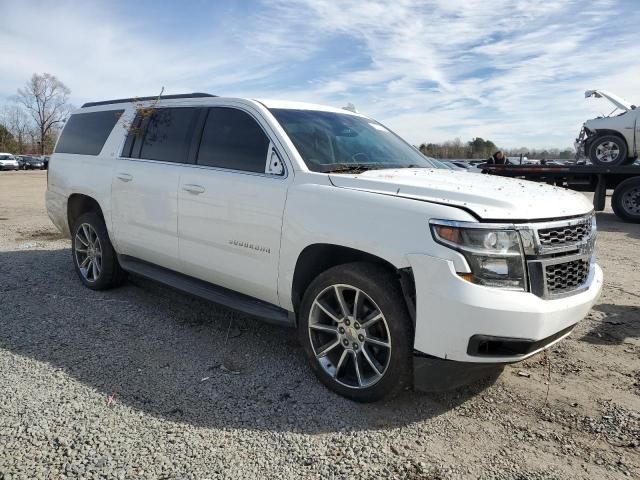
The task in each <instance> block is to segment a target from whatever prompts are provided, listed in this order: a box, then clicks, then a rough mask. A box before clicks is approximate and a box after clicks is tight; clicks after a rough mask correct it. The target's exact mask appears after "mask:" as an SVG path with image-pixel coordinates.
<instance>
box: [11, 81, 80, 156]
mask: <svg viewBox="0 0 640 480" xmlns="http://www.w3.org/2000/svg"><path fill="white" fill-rule="evenodd" d="M70 94H71V90H69V88H68V87H67V86H66V85H65V84H64V83H62V82H61V81H60V80H58V78H57V77H56V76H55V75H51V74H49V73H43V74H42V75H38V74H37V73H34V74H33V76H32V77H31V80H29V81H28V82H27V83H26V84H25V86H24V88H20V89H18V101H19V102H20V103H21V104H22V105H24V107H25V109H26V110H27V111H28V112H29V114H31V116H32V117H33V120H34V121H35V123H36V127H37V131H38V134H39V136H40V138H39V142H40V154H41V155H44V153H45V144H46V138H47V135H48V134H49V133H50V132H51V130H52V128H53V127H54V126H56V125H57V124H60V123H63V122H64V121H65V120H66V118H67V115H68V113H69V110H70V105H69V103H68V100H69V95H70Z"/></svg>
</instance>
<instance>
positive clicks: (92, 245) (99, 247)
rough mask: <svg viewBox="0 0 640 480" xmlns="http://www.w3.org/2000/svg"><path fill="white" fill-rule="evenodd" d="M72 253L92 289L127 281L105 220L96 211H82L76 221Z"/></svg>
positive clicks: (82, 278)
mask: <svg viewBox="0 0 640 480" xmlns="http://www.w3.org/2000/svg"><path fill="white" fill-rule="evenodd" d="M71 252H72V254H73V264H74V266H75V268H76V273H77V274H78V276H79V277H80V280H81V281H82V283H84V285H85V286H87V287H89V288H91V289H92V290H105V289H107V288H112V287H117V286H119V285H121V284H122V283H123V282H124V281H125V280H126V277H127V274H126V272H125V271H124V270H122V268H121V267H120V264H119V263H118V258H117V256H116V252H115V250H114V249H113V246H112V245H111V241H110V240H109V234H108V233H107V227H106V226H105V224H104V220H103V219H102V217H101V216H100V215H98V214H97V213H96V212H88V213H83V214H82V215H80V217H79V218H78V220H77V221H76V224H75V227H74V229H73V238H72V243H71Z"/></svg>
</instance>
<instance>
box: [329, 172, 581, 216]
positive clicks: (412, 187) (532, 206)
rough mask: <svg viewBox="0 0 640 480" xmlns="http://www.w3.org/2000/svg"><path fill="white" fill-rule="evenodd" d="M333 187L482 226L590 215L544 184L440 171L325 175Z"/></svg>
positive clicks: (573, 195) (570, 196)
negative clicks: (407, 201)
mask: <svg viewBox="0 0 640 480" xmlns="http://www.w3.org/2000/svg"><path fill="white" fill-rule="evenodd" d="M329 178H330V180H331V183H333V185H335V186H336V187H341V188H351V189H355V190H363V191H367V192H373V193H383V194H386V195H395V196H398V197H404V198H412V199H415V200H422V201H427V202H434V203H439V204H445V205H452V206H456V207H461V208H464V209H466V210H470V211H471V212H472V213H473V214H474V215H475V216H477V217H478V218H480V219H482V220H509V221H529V220H540V219H549V218H560V217H570V216H576V215H584V214H587V213H589V212H590V211H591V210H593V206H592V205H591V202H589V201H588V200H587V198H586V197H585V196H584V195H583V194H581V193H579V192H573V191H571V190H567V189H565V188H559V187H552V186H549V185H547V184H544V183H534V182H528V181H526V180H519V179H513V178H505V177H497V176H493V175H483V174H479V173H478V174H473V173H468V172H456V171H453V170H443V169H424V168H419V169H413V168H402V169H393V170H369V171H366V172H364V173H361V174H358V175H350V174H331V175H330V176H329Z"/></svg>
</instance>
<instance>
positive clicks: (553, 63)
mask: <svg viewBox="0 0 640 480" xmlns="http://www.w3.org/2000/svg"><path fill="white" fill-rule="evenodd" d="M183 3H184V4H183ZM185 4H186V5H185ZM639 6H640V5H639V4H638V2H637V1H635V0H596V1H578V0H556V1H553V2H549V1H546V0H545V1H542V0H540V1H539V0H531V1H526V0H493V1H491V2H487V1H484V0H483V1H478V0H430V1H409V0H396V1H394V2H389V1H380V2H366V3H365V2H364V1H359V0H344V1H337V0H335V1H331V0H314V1H312V0H270V1H264V2H261V1H237V2H231V1H217V2H214V1H203V0H201V1H194V2H189V3H187V2H163V1H155V2H151V1H139V2H119V1H105V2H100V1H89V2H87V1H84V2H68V1H64V0H62V1H56V2H31V1H20V2H16V1H13V0H0V24H1V26H2V28H1V29H0V45H2V54H1V55H0V71H1V72H2V75H0V103H6V102H7V101H9V98H10V97H11V96H12V95H14V94H15V92H16V89H17V88H18V87H20V86H22V84H23V83H24V82H25V81H26V80H27V79H28V78H29V77H30V76H31V74H32V73H33V72H49V73H52V74H54V75H57V76H58V77H59V78H60V79H61V80H62V81H64V82H65V83H66V84H67V85H68V86H69V87H70V88H71V90H72V101H73V102H74V104H76V105H80V104H82V103H83V102H85V101H89V100H100V99H108V98H115V97H122V96H126V97H129V96H143V95H153V94H156V93H158V92H159V91H160V89H161V87H163V86H164V87H165V92H166V93H181V92H190V91H205V92H211V93H215V94H218V95H229V96H246V97H253V98H282V99H294V100H302V101H310V102H314V103H325V104H330V105H335V106H343V105H346V104H347V103H349V102H351V103H353V104H355V105H356V107H357V108H358V109H359V111H361V112H362V113H365V114H367V115H370V116H372V117H374V118H376V119H378V120H380V121H382V122H383V123H385V124H387V125H388V126H389V127H391V128H392V129H394V130H396V131H397V132H398V133H399V134H400V135H402V136H404V137H405V138H407V139H408V140H409V141H411V142H412V143H414V144H419V143H421V142H425V141H442V140H446V139H451V138H455V137H460V138H461V139H462V140H468V139H470V138H471V137H473V136H481V137H484V138H490V139H492V140H494V141H495V142H496V143H498V144H499V145H501V146H504V147H520V146H525V145H526V146H530V147H566V146H570V145H571V144H572V142H573V139H574V137H575V135H576V134H577V132H578V130H579V128H580V125H581V123H582V122H583V121H584V120H586V119H587V118H590V117H593V116H595V115H597V114H600V113H607V112H608V111H609V105H608V104H606V103H604V101H602V100H591V99H590V100H585V99H584V98H583V93H584V91H585V90H587V89H593V88H603V89H607V90H610V91H613V92H615V93H616V94H618V95H620V96H622V97H625V98H627V99H628V100H629V101H631V102H632V103H640V91H639V90H640V89H639V88H638V85H639V81H638V79H639V78H640V43H639V42H638V40H637V39H638V33H637V28H638V25H639V24H640V8H639Z"/></svg>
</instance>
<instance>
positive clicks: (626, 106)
mask: <svg viewBox="0 0 640 480" xmlns="http://www.w3.org/2000/svg"><path fill="white" fill-rule="evenodd" d="M589 97H595V98H606V99H607V100H609V101H610V102H611V104H612V105H613V106H615V107H616V108H619V109H620V110H624V111H625V112H628V111H629V110H633V109H634V106H633V105H631V104H630V103H629V102H627V101H626V100H625V99H624V98H621V97H619V96H617V95H614V94H613V93H611V92H607V91H606V90H587V91H586V92H584V98H589Z"/></svg>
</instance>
